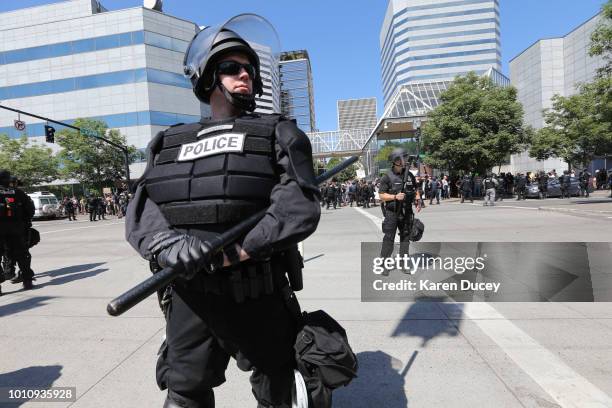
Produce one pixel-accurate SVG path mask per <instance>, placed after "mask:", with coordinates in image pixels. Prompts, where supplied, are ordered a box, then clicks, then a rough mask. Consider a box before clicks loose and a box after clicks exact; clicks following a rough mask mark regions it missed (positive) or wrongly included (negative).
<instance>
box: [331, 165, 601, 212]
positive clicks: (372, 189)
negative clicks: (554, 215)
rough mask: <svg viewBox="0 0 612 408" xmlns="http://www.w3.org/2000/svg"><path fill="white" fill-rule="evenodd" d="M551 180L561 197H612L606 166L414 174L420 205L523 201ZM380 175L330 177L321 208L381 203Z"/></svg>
mask: <svg viewBox="0 0 612 408" xmlns="http://www.w3.org/2000/svg"><path fill="white" fill-rule="evenodd" d="M551 180H557V181H558V183H559V187H560V190H561V195H560V196H559V197H560V198H570V197H571V196H572V195H578V196H582V197H589V194H590V193H591V192H593V191H594V190H605V189H610V194H611V197H612V172H610V173H609V174H608V172H606V170H605V169H601V170H597V171H596V173H595V174H594V175H592V174H591V173H590V172H589V171H588V170H587V169H583V170H581V171H578V173H576V171H575V170H572V171H569V170H565V171H563V172H560V173H557V171H556V169H553V170H551V171H549V172H544V171H539V172H535V171H533V172H526V173H517V174H512V173H510V172H508V173H500V174H499V175H498V174H493V173H489V174H486V175H479V174H477V173H474V174H466V175H464V176H453V177H450V178H449V176H448V175H444V174H442V175H440V176H430V175H428V174H425V175H423V176H416V181H417V186H418V191H419V193H420V197H421V203H420V204H421V206H422V207H425V205H426V203H425V201H429V204H430V205H433V204H434V201H435V204H436V205H439V204H440V202H442V201H444V200H447V199H449V198H451V197H458V198H461V202H462V203H463V202H464V201H465V200H469V201H471V202H473V201H474V199H478V200H480V199H484V205H493V203H494V202H497V201H503V200H504V199H516V200H519V201H520V200H525V199H526V198H527V192H528V188H529V186H533V185H537V187H538V192H539V198H547V197H548V185H549V183H550V181H551ZM572 183H573V184H574V185H575V184H576V183H578V189H571V188H570V186H571V185H572ZM379 186H380V178H376V179H373V180H369V181H368V180H365V179H361V180H359V179H355V180H348V181H346V182H340V181H338V180H337V179H332V180H331V181H329V182H328V183H326V184H324V185H322V186H321V207H325V208H326V209H330V208H334V209H338V208H341V207H346V206H348V207H353V204H355V206H357V207H364V208H369V207H370V206H376V205H377V203H379V202H380V200H379V196H378V189H379Z"/></svg>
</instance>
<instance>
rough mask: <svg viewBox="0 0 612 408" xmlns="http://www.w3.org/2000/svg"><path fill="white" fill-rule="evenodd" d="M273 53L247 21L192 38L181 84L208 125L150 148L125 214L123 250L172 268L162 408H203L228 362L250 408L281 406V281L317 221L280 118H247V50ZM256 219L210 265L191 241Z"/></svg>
mask: <svg viewBox="0 0 612 408" xmlns="http://www.w3.org/2000/svg"><path fill="white" fill-rule="evenodd" d="M245 33H249V35H252V36H253V37H250V36H249V35H246V34H245ZM249 41H253V42H249ZM275 43H276V44H275ZM277 43H278V38H277V37H276V32H275V30H274V28H273V27H272V26H271V25H270V23H268V22H267V21H266V20H265V19H263V18H261V17H259V16H255V15H252V14H243V15H240V16H237V17H234V18H233V19H231V20H230V21H229V22H227V23H226V24H224V25H221V26H215V27H207V28H205V29H204V30H202V31H200V32H199V33H198V34H197V35H196V36H195V37H194V39H193V40H192V41H191V43H190V45H189V48H188V49H187V52H186V55H185V60H184V63H185V73H186V75H187V76H188V77H189V78H190V80H191V83H192V84H193V90H194V92H195V94H196V96H197V97H198V99H199V100H200V101H202V102H204V103H205V104H209V105H210V108H211V113H212V118H210V119H202V120H201V121H200V122H196V123H191V124H180V125H176V126H173V127H170V128H169V129H167V130H165V131H163V132H160V133H159V134H158V135H157V136H156V137H155V138H154V139H153V140H152V141H151V143H150V144H149V147H148V164H147V168H146V170H145V173H144V175H143V177H142V178H141V180H140V181H139V183H138V186H137V190H136V192H135V195H134V199H133V201H132V202H131V203H130V205H129V208H128V214H127V222H126V235H127V239H128V241H129V242H130V244H131V245H132V246H133V247H134V248H135V249H136V250H137V251H138V252H139V253H140V254H141V255H142V256H143V257H145V258H146V259H149V260H155V261H156V262H157V263H158V264H159V265H160V266H161V267H176V266H182V267H183V268H184V273H183V275H182V276H181V277H180V278H179V279H177V280H176V281H175V282H174V285H173V286H172V295H171V300H170V303H169V307H168V309H167V311H166V318H167V324H166V341H165V346H164V347H163V348H162V350H161V352H160V356H159V359H158V364H157V383H158V385H159V387H160V388H161V389H168V396H167V399H166V403H165V405H164V407H188V408H200V407H214V404H215V402H214V393H213V388H214V387H217V386H219V385H221V384H222V383H223V382H224V381H225V375H224V373H225V369H226V368H227V365H228V362H229V360H230V357H233V358H235V359H236V361H237V364H238V367H239V368H240V369H241V370H243V371H252V375H251V387H252V391H253V394H254V396H255V398H256V400H257V401H258V404H259V405H258V406H259V407H272V406H274V407H289V406H291V390H292V387H293V378H294V374H293V367H294V365H295V364H294V361H295V360H294V351H293V345H294V342H295V336H296V332H297V330H296V322H295V320H294V316H293V315H292V313H291V312H290V311H289V310H288V308H287V307H286V304H285V298H284V296H283V288H285V287H286V286H287V279H286V277H285V273H287V272H289V270H292V269H293V270H294V269H300V268H301V266H302V265H301V258H300V257H299V253H297V248H296V244H297V243H298V242H299V241H301V240H303V239H305V238H306V237H307V236H309V235H310V234H311V233H312V232H313V231H314V230H315V229H316V226H317V224H318V222H319V217H320V211H321V209H320V207H319V204H318V202H319V189H318V187H317V186H316V185H315V176H314V172H313V163H312V151H311V146H310V142H309V139H308V137H307V136H306V135H305V134H304V133H303V132H302V131H301V130H299V129H298V128H297V126H296V124H295V123H294V122H293V121H289V120H285V119H283V118H282V117H281V116H280V115H270V114H255V113H252V112H253V111H254V110H255V108H256V102H255V95H261V94H262V93H263V92H264V88H263V84H262V74H261V72H262V67H261V66H260V57H259V56H258V55H257V53H256V52H255V51H254V49H253V48H254V47H258V48H259V49H263V50H264V52H265V50H266V49H267V50H268V51H269V52H268V54H267V55H268V56H270V55H273V54H274V53H275V52H276V51H277V49H278V48H279V47H278V45H277ZM266 47H268V48H266ZM269 61H270V59H267V62H268V63H269ZM264 208H267V213H266V215H265V217H264V218H263V219H262V220H261V221H260V222H259V223H258V224H257V225H256V226H255V227H254V228H253V229H252V230H250V231H249V232H248V233H246V235H245V236H243V238H242V239H241V240H240V242H239V243H236V245H235V246H232V245H230V246H229V247H226V248H225V249H224V251H223V254H222V255H223V256H222V259H221V257H218V256H215V257H214V258H215V259H210V257H209V256H208V255H207V253H206V251H204V250H203V246H202V241H204V240H207V239H210V238H211V237H215V236H218V234H219V233H222V232H224V231H225V230H227V228H229V227H231V226H234V225H236V224H238V223H239V222H240V221H242V220H243V219H245V218H247V217H248V216H250V215H251V214H254V213H256V212H257V211H259V210H261V209H264Z"/></svg>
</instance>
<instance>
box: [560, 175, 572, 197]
mask: <svg viewBox="0 0 612 408" xmlns="http://www.w3.org/2000/svg"><path fill="white" fill-rule="evenodd" d="M559 181H560V182H561V198H565V196H567V198H571V194H570V185H571V176H570V172H569V170H564V171H563V175H562V176H561V177H560V180H559Z"/></svg>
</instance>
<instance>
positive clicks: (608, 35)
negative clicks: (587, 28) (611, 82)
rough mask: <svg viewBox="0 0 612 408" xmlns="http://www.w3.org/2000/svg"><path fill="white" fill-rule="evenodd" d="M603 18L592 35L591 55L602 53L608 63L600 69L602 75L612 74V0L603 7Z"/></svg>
mask: <svg viewBox="0 0 612 408" xmlns="http://www.w3.org/2000/svg"><path fill="white" fill-rule="evenodd" d="M601 12H602V16H603V20H602V22H601V23H600V25H599V27H597V29H596V30H595V31H594V32H593V34H592V35H591V48H590V50H589V54H590V55H591V56H596V55H602V56H603V58H604V60H605V61H606V65H605V66H604V67H602V68H601V69H600V70H599V75H600V76H609V75H611V74H612V0H608V2H607V3H606V4H604V5H603V6H602V9H601Z"/></svg>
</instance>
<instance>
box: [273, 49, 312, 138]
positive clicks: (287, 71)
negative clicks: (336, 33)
mask: <svg viewBox="0 0 612 408" xmlns="http://www.w3.org/2000/svg"><path fill="white" fill-rule="evenodd" d="M279 69H280V102H281V113H282V114H283V115H285V116H286V117H288V118H290V119H295V120H296V121H297V124H298V127H299V128H300V129H302V130H303V131H304V132H315V131H316V129H317V127H316V122H315V110H314V90H313V89H314V88H313V84H312V70H311V67H310V57H309V56H308V51H306V50H298V51H286V52H283V53H281V56H280V61H279Z"/></svg>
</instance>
